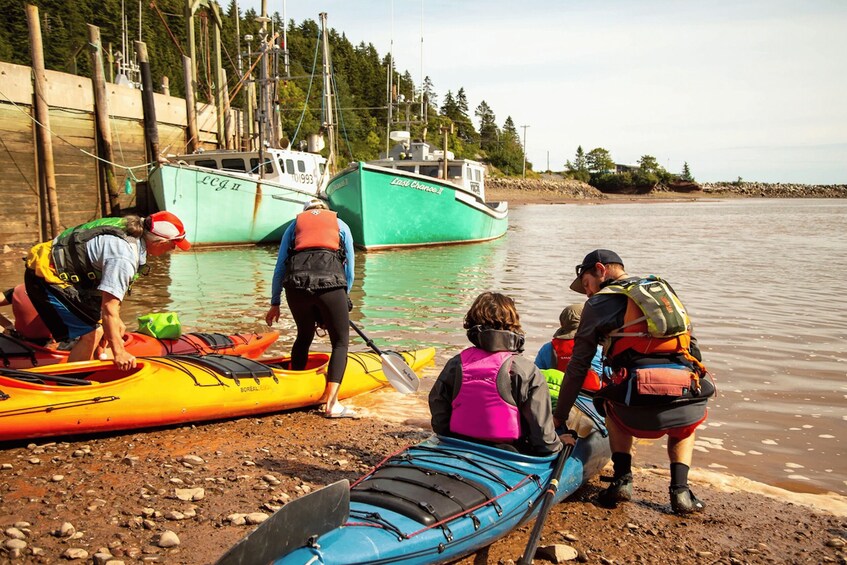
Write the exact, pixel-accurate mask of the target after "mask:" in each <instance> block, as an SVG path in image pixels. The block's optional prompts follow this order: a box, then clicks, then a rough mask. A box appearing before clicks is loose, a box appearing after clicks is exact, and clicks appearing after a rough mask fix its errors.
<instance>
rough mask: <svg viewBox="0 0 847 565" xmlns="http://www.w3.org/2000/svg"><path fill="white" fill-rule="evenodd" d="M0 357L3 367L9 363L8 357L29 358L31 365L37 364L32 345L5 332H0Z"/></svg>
mask: <svg viewBox="0 0 847 565" xmlns="http://www.w3.org/2000/svg"><path fill="white" fill-rule="evenodd" d="M0 358H2V359H3V366H4V367H8V366H9V365H11V362H10V359H20V358H27V359H30V360H32V364H33V365H38V360H37V359H36V358H35V350H34V349H33V348H32V347H30V346H29V345H27V344H26V343H25V342H23V341H21V340H19V339H15V338H13V337H12V336H10V335H6V334H0Z"/></svg>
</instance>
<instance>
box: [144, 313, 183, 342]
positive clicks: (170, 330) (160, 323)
mask: <svg viewBox="0 0 847 565" xmlns="http://www.w3.org/2000/svg"><path fill="white" fill-rule="evenodd" d="M138 333H141V334H144V335H149V336H151V337H155V338H158V339H177V338H179V336H181V335H182V325H181V324H180V323H179V317H178V316H177V315H176V312H158V313H153V314H146V315H144V316H139V317H138Z"/></svg>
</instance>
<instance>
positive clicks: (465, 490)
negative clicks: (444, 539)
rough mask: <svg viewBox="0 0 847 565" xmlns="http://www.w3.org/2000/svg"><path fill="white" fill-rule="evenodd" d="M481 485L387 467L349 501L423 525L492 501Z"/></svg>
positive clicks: (353, 492) (414, 468)
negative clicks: (395, 514)
mask: <svg viewBox="0 0 847 565" xmlns="http://www.w3.org/2000/svg"><path fill="white" fill-rule="evenodd" d="M493 497H494V496H493V494H492V493H491V491H490V490H489V489H488V487H486V486H485V485H483V484H480V483H477V482H476V481H473V480H469V479H467V478H464V477H461V476H459V475H452V474H447V473H443V472H439V471H435V470H433V469H427V468H424V467H418V466H416V465H401V464H397V465H390V464H389V465H387V466H384V467H382V468H380V469H378V470H377V471H376V472H374V473H373V474H372V475H371V476H369V477H368V478H367V479H365V480H364V481H362V482H360V483H359V484H358V485H356V486H354V487H353V488H352V489H351V490H350V500H351V501H352V502H360V503H362V504H370V505H372V506H377V507H380V508H385V509H387V510H391V511H393V512H397V513H398V514H402V515H403V516H406V517H407V518H411V519H412V520H415V521H416V522H420V523H421V524H423V525H425V526H430V525H432V524H435V523H436V522H440V521H442V520H447V519H450V518H452V517H454V516H456V515H458V514H462V513H463V512H465V511H467V510H470V509H472V508H475V507H477V506H481V505H483V504H485V503H486V502H488V501H490V500H491V499H492V498H493Z"/></svg>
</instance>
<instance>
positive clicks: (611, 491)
mask: <svg viewBox="0 0 847 565" xmlns="http://www.w3.org/2000/svg"><path fill="white" fill-rule="evenodd" d="M655 280H658V281H661V279H658V278H656V277H647V278H640V277H630V276H629V275H627V273H626V271H625V270H624V265H623V260H621V258H620V256H619V255H618V254H617V253H615V252H613V251H609V250H608V249H596V250H594V251H592V252H591V253H589V254H588V255H586V256H585V258H584V259H583V261H582V263H580V264H579V265H577V267H576V279H575V280H574V281H573V283H571V286H570V288H571V290H574V291H575V292H579V293H583V294H585V295H587V296H588V300H587V302H586V303H585V308H584V310H583V314H582V317H581V319H580V324H579V328H578V329H577V332H576V335H575V337H574V341H575V343H574V349H573V355H572V357H571V360H570V363H569V364H568V368H567V371H566V372H565V377H564V380H563V382H562V387H561V391H560V394H559V401H558V405H557V406H556V410H555V413H554V418H555V420H556V424H557V425H560V424H562V423H564V422H565V421H566V419H567V416H568V412H569V410H570V408H571V406H572V405H573V403H574V401H575V399H576V397H577V395H578V393H579V390H580V388H581V385H582V382H583V381H584V380H585V375H586V373H587V371H588V369H589V367H590V362H591V359H592V358H593V356H594V353H595V350H596V348H597V345H598V344H601V343H604V344H605V345H604V353H605V359H604V363H606V364H607V365H608V366H609V368H610V369H611V371H612V372H613V376H614V377H615V381H614V382H615V384H612V385H610V386H604V387H603V388H602V389H601V390H600V392H599V393H598V394H597V395H596V396H595V400H594V402H595V405H597V406H598V409H600V410H601V411H602V412H605V416H606V426H607V428H608V430H609V443H610V446H611V449H612V463H613V465H614V477H613V480H612V483H611V485H610V486H609V487H608V488H607V489H605V490H603V491H601V492H600V494H599V495H598V498H597V500H598V502H599V503H600V504H601V505H604V506H607V507H615V506H616V505H617V504H618V503H619V502H623V501H627V500H630V499H631V497H632V469H631V465H632V446H633V438H634V437H641V438H659V437H662V436H663V435H667V436H668V446H667V451H668V458H669V460H670V475H671V481H670V498H671V508H672V509H673V511H674V512H675V513H677V514H689V513H691V512H699V511H701V510H703V508H704V507H705V505H704V504H703V502H701V501H700V500H698V499H697V498H696V497H695V496H694V494H693V493H692V492H691V489H690V488H689V486H688V471H689V469H690V466H691V460H692V454H693V449H694V430H695V429H696V428H697V426H699V425H700V424H701V423H702V422H703V421H704V420H705V419H706V403H707V401H708V398H709V397H710V396H712V395H713V394H714V392H715V391H714V384H713V383H712V382H711V380H710V379H709V378H708V377H707V374H706V373H705V368H704V367H703V366H702V363H701V356H700V350H699V348H698V346H697V341H696V339H695V338H694V336H693V335H691V332H690V324H688V321H687V314H685V312H684V310H682V304H681V302H678V298H677V297H676V294H675V293H674V292H673V289H670V288H669V287H668V286H666V287H665V288H667V289H668V290H669V292H666V293H665V295H664V298H666V299H667V303H668V304H670V303H671V302H673V301H676V302H677V303H678V304H679V309H678V310H676V312H678V313H680V315H681V316H682V317H683V318H684V319H685V321H686V323H685V331H684V333H682V334H681V335H677V336H676V337H672V338H664V337H655V336H653V334H650V333H648V321H647V319H646V312H642V309H641V307H640V306H639V305H638V304H637V303H636V302H635V301H634V299H633V298H632V296H631V295H629V294H627V293H626V291H627V289H629V288H630V287H633V286H634V285H637V284H640V283H641V282H642V281H648V282H649V281H655ZM661 282H662V283H663V282H664V281H661ZM663 303H664V302H663ZM654 324H655V322H654ZM657 368H658V369H660V370H664V371H665V373H663V374H665V375H667V374H669V371H671V372H672V371H676V372H673V373H671V374H674V375H679V374H681V375H682V376H683V377H684V378H685V383H686V384H688V385H690V386H685V387H683V386H682V385H680V384H679V383H677V386H678V388H677V389H676V391H675V392H673V393H670V392H669V390H661V391H657V390H653V391H651V392H642V391H644V390H646V389H642V382H643V383H644V385H649V384H650V383H649V378H648V377H649V376H650V374H651V373H649V372H648V370H650V371H653V370H655V369H657ZM652 374H656V373H655V372H653V373H652ZM642 377H644V378H643V379H642ZM689 379H690V380H689ZM663 388H670V387H663Z"/></svg>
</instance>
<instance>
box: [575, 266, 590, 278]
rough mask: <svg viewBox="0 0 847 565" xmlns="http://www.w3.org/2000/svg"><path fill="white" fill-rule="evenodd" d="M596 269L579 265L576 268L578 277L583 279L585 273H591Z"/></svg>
mask: <svg viewBox="0 0 847 565" xmlns="http://www.w3.org/2000/svg"><path fill="white" fill-rule="evenodd" d="M593 268H594V265H577V266H576V269H575V270H576V276H577V277H581V276H582V275H583V274H584V273H586V272H588V271H590V270H591V269H593Z"/></svg>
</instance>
